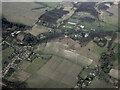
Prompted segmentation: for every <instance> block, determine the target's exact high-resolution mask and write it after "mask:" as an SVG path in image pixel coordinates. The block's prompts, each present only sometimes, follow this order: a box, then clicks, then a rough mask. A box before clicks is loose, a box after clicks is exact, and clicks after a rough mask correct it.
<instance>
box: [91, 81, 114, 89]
mask: <svg viewBox="0 0 120 90" xmlns="http://www.w3.org/2000/svg"><path fill="white" fill-rule="evenodd" d="M89 88H114V87H113V86H111V85H110V84H108V83H106V82H104V81H103V80H99V79H97V80H94V81H93V82H92V83H91V84H90V86H89Z"/></svg>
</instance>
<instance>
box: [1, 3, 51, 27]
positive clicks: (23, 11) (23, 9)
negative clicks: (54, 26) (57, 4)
mask: <svg viewBox="0 0 120 90" xmlns="http://www.w3.org/2000/svg"><path fill="white" fill-rule="evenodd" d="M2 7H3V10H2V11H3V16H4V17H5V18H6V19H7V20H8V21H11V22H15V23H21V24H25V25H29V26H32V25H33V24H34V23H35V22H36V21H37V20H38V18H39V17H40V16H41V15H42V14H43V13H45V10H51V9H52V8H50V7H45V8H41V7H44V6H43V5H41V4H36V3H33V2H29V3H28V2H11V3H9V2H4V3H3V4H2ZM35 8H41V9H36V10H33V9H35Z"/></svg>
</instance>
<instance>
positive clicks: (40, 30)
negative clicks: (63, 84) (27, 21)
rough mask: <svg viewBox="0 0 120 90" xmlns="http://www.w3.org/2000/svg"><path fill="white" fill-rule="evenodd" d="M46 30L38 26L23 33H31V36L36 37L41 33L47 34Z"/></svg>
mask: <svg viewBox="0 0 120 90" xmlns="http://www.w3.org/2000/svg"><path fill="white" fill-rule="evenodd" d="M48 30H49V28H47V27H44V26H41V25H39V26H34V27H33V28H32V29H31V30H27V31H25V32H27V33H31V34H32V35H34V36H37V35H39V34H41V33H44V32H47V31H48Z"/></svg>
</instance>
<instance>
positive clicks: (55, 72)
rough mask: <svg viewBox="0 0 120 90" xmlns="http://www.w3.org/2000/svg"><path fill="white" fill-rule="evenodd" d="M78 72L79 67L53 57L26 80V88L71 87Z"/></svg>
mask: <svg viewBox="0 0 120 90" xmlns="http://www.w3.org/2000/svg"><path fill="white" fill-rule="evenodd" d="M51 64H52V65H51ZM63 69H64V70H63ZM80 70H81V67H80V66H78V65H76V64H73V63H71V62H69V61H67V60H65V59H62V58H59V57H56V56H53V57H52V58H51V59H50V60H49V61H48V62H47V63H46V64H45V65H44V66H43V67H42V68H41V69H40V70H38V71H37V72H36V73H35V74H33V75H32V76H31V77H30V78H29V79H28V80H27V82H28V86H29V87H37V88H42V87H45V86H46V87H51V88H53V87H54V88H55V87H58V88H60V87H71V86H74V85H75V83H76V75H77V74H78V73H79V71H80ZM71 72H73V73H71ZM50 81H51V83H50ZM32 83H34V84H32ZM38 83H39V84H38ZM54 85H55V86H54Z"/></svg>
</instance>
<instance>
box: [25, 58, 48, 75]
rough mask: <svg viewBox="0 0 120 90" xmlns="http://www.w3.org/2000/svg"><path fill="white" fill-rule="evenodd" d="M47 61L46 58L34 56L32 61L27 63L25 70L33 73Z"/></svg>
mask: <svg viewBox="0 0 120 90" xmlns="http://www.w3.org/2000/svg"><path fill="white" fill-rule="evenodd" d="M46 62H47V60H43V59H41V58H36V59H34V61H33V62H32V64H31V65H29V66H28V67H27V68H26V69H25V71H26V72H28V73H30V74H33V73H35V72H36V71H37V70H39V69H40V68H41V67H42V66H43V65H44V64H45V63H46Z"/></svg>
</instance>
